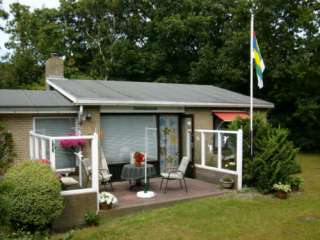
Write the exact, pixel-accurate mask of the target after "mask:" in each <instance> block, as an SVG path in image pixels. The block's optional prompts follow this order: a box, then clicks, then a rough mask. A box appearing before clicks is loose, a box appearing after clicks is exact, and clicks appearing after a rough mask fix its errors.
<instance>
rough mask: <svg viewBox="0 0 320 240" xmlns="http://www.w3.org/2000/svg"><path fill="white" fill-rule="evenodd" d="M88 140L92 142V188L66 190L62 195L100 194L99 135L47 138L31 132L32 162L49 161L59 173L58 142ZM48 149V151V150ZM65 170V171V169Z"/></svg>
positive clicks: (80, 165)
mask: <svg viewBox="0 0 320 240" xmlns="http://www.w3.org/2000/svg"><path fill="white" fill-rule="evenodd" d="M77 139H82V140H88V141H90V142H91V161H92V162H91V168H92V170H91V172H92V178H91V179H92V184H91V187H90V188H81V189H74V190H66V191H62V192H61V194H62V195H74V194H82V193H88V192H97V193H98V192H99V179H98V168H99V167H98V164H99V163H98V157H99V151H98V148H99V146H98V135H97V133H94V134H93V135H83V136H47V135H43V134H38V133H35V132H34V131H30V135H29V147H30V158H31V160H40V159H47V160H49V162H50V166H51V168H52V169H53V170H54V171H58V172H59V169H56V151H55V144H56V141H59V140H77ZM47 148H48V149H47ZM81 167H82V164H79V178H80V180H79V182H80V185H81V183H82V179H81V178H82V176H81V173H82V170H81ZM63 170H65V169H63Z"/></svg>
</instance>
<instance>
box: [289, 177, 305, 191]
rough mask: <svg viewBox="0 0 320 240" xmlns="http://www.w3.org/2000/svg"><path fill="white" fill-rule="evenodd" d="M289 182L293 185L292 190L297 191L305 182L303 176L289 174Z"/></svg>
mask: <svg viewBox="0 0 320 240" xmlns="http://www.w3.org/2000/svg"><path fill="white" fill-rule="evenodd" d="M287 183H288V184H289V185H290V186H291V188H292V190H295V191H297V190H299V189H300V185H301V184H302V183H303V178H301V177H299V176H289V178H288V181H287Z"/></svg>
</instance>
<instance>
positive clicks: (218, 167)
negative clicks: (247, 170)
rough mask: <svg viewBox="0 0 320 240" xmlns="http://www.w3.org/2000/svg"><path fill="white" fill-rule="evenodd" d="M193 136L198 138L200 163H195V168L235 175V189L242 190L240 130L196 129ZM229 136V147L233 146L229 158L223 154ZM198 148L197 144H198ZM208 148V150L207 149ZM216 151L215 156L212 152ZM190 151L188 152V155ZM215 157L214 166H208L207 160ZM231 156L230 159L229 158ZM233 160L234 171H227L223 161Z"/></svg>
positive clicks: (241, 136) (188, 139) (241, 134)
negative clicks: (208, 141) (208, 142)
mask: <svg viewBox="0 0 320 240" xmlns="http://www.w3.org/2000/svg"><path fill="white" fill-rule="evenodd" d="M195 134H198V135H199V137H200V162H198V163H196V164H195V166H196V167H197V168H202V169H207V170H211V171H216V172H221V173H225V174H231V175H235V176H236V177H237V189H238V190H240V189H241V188H242V138H243V133H242V130H241V129H239V130H238V131H225V130H207V129H196V130H195ZM230 136H233V138H232V137H231V138H232V139H234V141H229V145H230V143H231V145H233V147H232V149H234V152H233V153H232V154H230V153H229V156H227V155H226V154H224V153H223V150H224V149H225V148H226V147H225V146H224V145H226V142H227V140H226V139H228V138H229V137H230ZM208 139H210V143H212V144H207V140H208ZM187 141H188V143H187V146H190V133H189V134H188V137H187ZM198 147H199V144H198ZM207 148H209V150H208V149H207ZM215 150H216V154H214V151H215ZM189 152H190V150H189V151H188V154H190V153H189ZM213 155H215V156H216V164H214V166H213V164H208V162H209V161H208V158H209V157H212V156H213ZM230 156H232V157H230ZM231 158H232V159H234V162H232V163H233V164H234V165H235V169H227V168H226V167H225V164H224V163H225V161H228V160H230V159H231Z"/></svg>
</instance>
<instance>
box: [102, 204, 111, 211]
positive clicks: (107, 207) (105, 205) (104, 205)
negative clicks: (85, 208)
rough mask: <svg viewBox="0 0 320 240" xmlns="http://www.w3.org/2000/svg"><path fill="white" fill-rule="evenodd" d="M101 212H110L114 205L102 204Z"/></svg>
mask: <svg viewBox="0 0 320 240" xmlns="http://www.w3.org/2000/svg"><path fill="white" fill-rule="evenodd" d="M99 206H100V210H108V209H111V208H112V203H110V204H107V203H100V204H99Z"/></svg>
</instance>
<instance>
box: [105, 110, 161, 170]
mask: <svg viewBox="0 0 320 240" xmlns="http://www.w3.org/2000/svg"><path fill="white" fill-rule="evenodd" d="M101 127H102V131H103V150H104V153H105V156H106V159H107V162H108V164H117V163H129V162H130V155H131V153H133V152H146V147H147V151H148V152H147V156H148V161H156V160H157V125H156V116H154V115H105V116H102V117H101Z"/></svg>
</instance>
